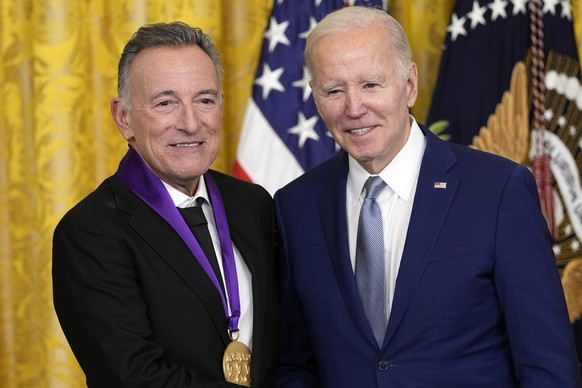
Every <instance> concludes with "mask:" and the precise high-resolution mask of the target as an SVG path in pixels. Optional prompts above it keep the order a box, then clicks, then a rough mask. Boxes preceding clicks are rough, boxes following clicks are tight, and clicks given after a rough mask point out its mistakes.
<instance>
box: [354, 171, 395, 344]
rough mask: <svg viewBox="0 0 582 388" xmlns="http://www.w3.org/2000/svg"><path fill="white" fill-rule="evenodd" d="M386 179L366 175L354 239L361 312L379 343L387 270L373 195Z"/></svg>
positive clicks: (384, 330) (378, 217)
mask: <svg viewBox="0 0 582 388" xmlns="http://www.w3.org/2000/svg"><path fill="white" fill-rule="evenodd" d="M384 187H386V183H385V182H384V181H383V180H382V178H380V177H379V176H373V177H370V178H368V180H367V181H366V183H365V184H364V188H365V190H366V195H365V198H364V202H363V203H362V208H361V210H360V220H359V223H358V240H357V242H356V282H357V284H358V291H359V292H360V298H361V300H362V306H363V307H364V312H365V313H366V317H367V318H368V322H369V323H370V327H371V328H372V331H373V332H374V337H376V341H377V342H378V346H380V347H382V342H383V341H384V333H385V332H386V324H387V322H386V309H387V306H386V305H387V303H386V271H385V263H384V230H383V227H382V212H381V211H380V206H379V205H378V203H377V202H376V197H377V196H378V195H379V194H380V192H381V191H382V189H383V188H384Z"/></svg>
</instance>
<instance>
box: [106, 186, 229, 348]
mask: <svg viewBox="0 0 582 388" xmlns="http://www.w3.org/2000/svg"><path fill="white" fill-rule="evenodd" d="M113 182H114V183H113V188H114V191H115V192H116V194H117V195H118V198H119V199H124V200H126V201H124V200H120V201H118V206H119V207H120V208H121V209H122V210H124V211H127V212H129V213H133V216H132V218H131V220H130V222H129V224H130V226H131V227H132V228H133V229H134V230H135V231H136V233H138V234H139V235H140V236H141V237H142V238H143V240H144V241H145V242H146V243H147V244H149V245H150V247H151V248H152V249H153V250H155V251H156V252H157V253H158V255H159V256H160V258H161V259H162V260H164V261H165V262H166V263H167V264H168V266H169V267H170V268H172V269H173V270H174V272H175V273H176V275H177V276H178V277H179V278H181V279H182V280H183V281H184V283H186V284H187V285H188V287H189V288H190V289H191V290H192V291H193V292H194V293H195V294H196V295H198V297H199V299H200V300H201V301H202V303H203V304H204V305H205V306H206V308H207V310H208V312H209V314H210V316H211V317H212V320H213V321H214V324H215V326H216V329H217V331H218V332H219V333H220V336H221V338H222V340H223V341H224V343H225V345H226V344H228V342H230V340H229V338H228V333H227V331H226V326H225V315H224V310H223V306H222V301H221V299H220V294H219V293H218V291H217V290H216V287H215V286H214V284H213V283H212V281H211V280H210V278H209V277H208V275H206V273H205V272H204V269H203V268H202V266H201V265H200V264H199V263H198V261H197V260H196V258H195V257H194V256H193V255H192V253H191V251H190V249H188V247H187V246H186V244H185V243H184V241H183V240H182V239H181V238H180V236H179V235H178V234H177V233H176V231H175V230H174V229H173V228H172V227H171V226H170V225H169V224H168V223H167V222H166V221H165V220H163V219H162V218H161V217H160V215H159V214H157V213H156V212H155V211H154V210H153V209H151V208H150V207H149V206H147V205H146V204H145V203H144V202H142V201H141V200H140V199H139V198H137V197H136V196H135V195H134V194H133V193H131V192H130V191H129V190H128V189H127V188H125V187H124V186H123V185H122V184H121V183H120V182H119V181H118V180H116V179H115V180H113Z"/></svg>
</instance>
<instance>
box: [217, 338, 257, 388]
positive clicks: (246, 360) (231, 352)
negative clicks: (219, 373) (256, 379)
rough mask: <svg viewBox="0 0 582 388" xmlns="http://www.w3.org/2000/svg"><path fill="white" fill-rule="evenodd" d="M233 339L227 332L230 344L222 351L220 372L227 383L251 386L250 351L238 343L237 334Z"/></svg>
mask: <svg viewBox="0 0 582 388" xmlns="http://www.w3.org/2000/svg"><path fill="white" fill-rule="evenodd" d="M235 333H236V338H233V335H232V333H230V332H229V336H230V339H231V340H232V342H231V343H230V344H228V346H227V347H226V349H225V350H224V356H223V357H222V370H223V372H224V379H225V380H226V381H228V382H229V383H234V384H238V385H243V386H245V387H250V386H251V350H250V349H249V348H248V347H247V346H246V345H245V344H243V343H242V342H239V341H238V332H235Z"/></svg>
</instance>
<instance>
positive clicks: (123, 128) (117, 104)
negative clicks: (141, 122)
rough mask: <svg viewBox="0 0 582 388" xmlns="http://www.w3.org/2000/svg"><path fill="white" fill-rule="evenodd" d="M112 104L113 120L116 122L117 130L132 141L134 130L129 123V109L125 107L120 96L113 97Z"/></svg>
mask: <svg viewBox="0 0 582 388" xmlns="http://www.w3.org/2000/svg"><path fill="white" fill-rule="evenodd" d="M110 106H111V115H112V116H113V121H114V122H115V126H116V127H117V130H118V131H119V132H120V133H121V136H123V137H124V138H125V140H127V141H130V140H131V139H133V130H132V129H131V127H130V125H129V117H128V114H127V109H125V108H124V107H123V104H122V103H121V99H120V98H119V97H115V98H114V99H112V100H111V104H110Z"/></svg>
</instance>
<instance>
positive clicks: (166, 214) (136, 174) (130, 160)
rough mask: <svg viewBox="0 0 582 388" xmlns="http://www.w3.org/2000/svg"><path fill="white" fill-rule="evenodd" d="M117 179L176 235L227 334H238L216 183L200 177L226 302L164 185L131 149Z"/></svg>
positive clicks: (232, 272)
mask: <svg viewBox="0 0 582 388" xmlns="http://www.w3.org/2000/svg"><path fill="white" fill-rule="evenodd" d="M116 175H117V177H118V178H119V180H120V181H121V183H123V185H124V186H126V187H127V188H128V189H129V190H131V191H132V192H133V193H134V194H135V195H137V196H138V197H139V198H140V199H141V200H142V201H144V202H145V203H146V204H147V205H148V206H149V207H151V208H152V209H153V210H154V211H155V212H156V213H158V214H159V215H160V216H161V217H162V218H163V219H164V220H166V222H168V224H170V226H171V227H172V228H173V229H174V230H175V231H176V233H178V235H179V236H180V237H181V238H182V240H183V241H184V243H186V245H187V246H188V248H189V249H190V251H191V252H192V254H193V255H194V257H195V258H196V260H198V263H200V265H201V266H202V269H204V272H206V274H207V275H208V277H209V278H210V280H212V284H214V287H216V289H217V291H218V293H219V294H220V298H221V299H222V306H223V308H224V314H225V316H226V317H227V318H228V329H229V330H230V332H237V331H238V321H239V318H240V297H239V292H238V279H237V274H236V265H235V262H234V251H233V248H232V240H231V238H230V231H229V229H228V220H227V218H226V211H225V210H224V203H223V201H222V197H221V196H220V192H219V191H218V187H217V186H216V183H215V182H214V180H213V179H212V177H211V176H210V174H208V173H206V174H204V179H205V181H206V186H207V189H208V194H209V196H210V202H211V204H212V210H213V212H214V220H215V223H216V227H217V229H218V239H219V240H220V250H221V251H222V264H223V270H224V278H225V288H226V292H227V293H228V301H227V300H226V298H225V296H224V293H223V292H222V287H220V283H219V282H218V279H217V277H216V274H215V273H214V271H213V270H212V267H211V266H210V263H209V262H208V258H207V257H206V255H205V254H204V251H203V250H202V248H201V247H200V244H199V243H198V241H196V237H194V234H193V233H192V231H191V230H190V228H188V225H186V221H184V218H182V216H181V215H180V212H179V211H178V209H177V208H176V206H175V205H174V202H173V201H172V197H170V194H169V193H168V190H166V188H165V187H164V184H163V183H162V181H161V180H160V178H158V177H157V176H156V175H155V174H154V173H153V172H152V171H151V170H150V169H149V168H148V167H147V166H146V164H145V163H144V161H143V160H142V158H141V156H140V155H139V154H138V153H137V151H135V150H134V149H133V148H132V147H129V150H128V152H127V154H125V156H124V157H123V159H122V160H121V162H120V163H119V168H118V169H117V172H116ZM228 302H230V309H231V312H232V314H230V315H229V312H228Z"/></svg>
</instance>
